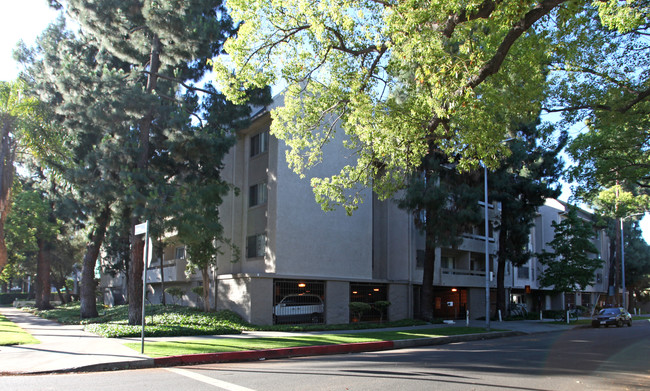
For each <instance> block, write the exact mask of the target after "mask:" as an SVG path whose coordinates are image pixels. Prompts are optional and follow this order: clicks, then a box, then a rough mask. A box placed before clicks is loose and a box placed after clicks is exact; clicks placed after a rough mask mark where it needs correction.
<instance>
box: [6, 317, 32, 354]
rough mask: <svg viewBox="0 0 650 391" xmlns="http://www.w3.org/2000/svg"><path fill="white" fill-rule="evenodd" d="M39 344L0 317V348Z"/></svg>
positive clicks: (29, 335) (23, 331) (26, 333)
mask: <svg viewBox="0 0 650 391" xmlns="http://www.w3.org/2000/svg"><path fill="white" fill-rule="evenodd" d="M30 343H40V341H39V340H37V339H36V338H34V337H32V335H31V334H30V333H28V332H26V331H25V330H23V329H21V328H20V327H18V326H16V324H14V323H13V322H11V321H10V320H8V319H7V318H5V317H4V316H2V315H0V346H6V345H24V344H30Z"/></svg>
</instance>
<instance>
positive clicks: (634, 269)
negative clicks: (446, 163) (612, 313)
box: [624, 222, 650, 306]
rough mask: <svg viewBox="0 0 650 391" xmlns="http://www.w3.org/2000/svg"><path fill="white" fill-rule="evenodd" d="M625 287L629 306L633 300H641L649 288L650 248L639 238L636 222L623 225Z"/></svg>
mask: <svg viewBox="0 0 650 391" xmlns="http://www.w3.org/2000/svg"><path fill="white" fill-rule="evenodd" d="M624 239H625V285H626V286H627V287H628V289H629V290H630V292H631V293H632V294H631V295H630V297H631V299H630V301H629V303H630V305H631V306H634V298H637V300H638V298H641V297H642V296H643V294H644V292H646V291H647V290H648V288H650V246H648V243H646V241H645V240H644V239H643V237H642V236H641V230H640V229H639V225H638V223H636V222H628V223H627V224H625V237H624Z"/></svg>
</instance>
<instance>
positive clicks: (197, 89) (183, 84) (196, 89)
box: [142, 71, 218, 96]
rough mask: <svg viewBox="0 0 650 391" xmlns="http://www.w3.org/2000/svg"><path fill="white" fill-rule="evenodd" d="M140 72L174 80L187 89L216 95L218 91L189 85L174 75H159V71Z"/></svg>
mask: <svg viewBox="0 0 650 391" xmlns="http://www.w3.org/2000/svg"><path fill="white" fill-rule="evenodd" d="M142 72H143V73H146V74H148V75H153V76H156V77H159V78H161V79H164V80H168V81H173V82H176V83H178V84H180V85H182V86H183V87H185V88H187V89H188V90H192V91H199V92H204V93H206V94H210V95H218V93H216V92H214V91H209V90H206V89H203V88H200V87H195V86H191V85H189V84H187V83H185V82H184V81H182V80H181V79H177V78H175V77H171V76H165V75H161V74H160V73H152V72H149V71H142ZM159 95H160V94H159ZM161 96H162V95H161Z"/></svg>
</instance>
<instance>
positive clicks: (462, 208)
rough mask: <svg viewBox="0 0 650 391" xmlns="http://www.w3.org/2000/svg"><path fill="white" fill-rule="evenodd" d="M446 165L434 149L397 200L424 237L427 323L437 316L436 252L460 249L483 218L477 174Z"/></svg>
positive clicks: (423, 297) (423, 290) (422, 307)
mask: <svg viewBox="0 0 650 391" xmlns="http://www.w3.org/2000/svg"><path fill="white" fill-rule="evenodd" d="M447 162H448V158H447V156H445V154H444V153H443V152H442V151H440V150H435V149H432V150H431V151H430V153H429V154H427V156H426V157H425V158H424V159H423V161H422V164H421V171H420V172H418V173H417V174H416V175H413V176H412V177H411V179H410V182H409V186H408V187H407V189H406V191H405V193H404V196H403V197H402V198H401V199H400V200H399V201H398V205H399V207H400V208H403V209H406V210H409V211H411V212H412V213H413V217H414V219H415V223H416V226H417V227H418V228H419V230H420V231H421V232H422V233H423V234H424V237H425V250H424V259H423V261H424V264H423V275H422V288H421V290H420V317H421V318H422V319H425V320H428V321H431V320H432V319H433V317H434V314H433V278H434V265H435V260H436V256H435V254H436V249H437V248H438V247H443V246H444V247H457V246H459V245H460V244H461V243H462V241H463V237H462V235H463V234H464V233H466V232H468V231H469V230H470V228H471V227H472V226H473V225H476V224H478V223H479V222H480V221H481V219H482V215H481V213H480V208H479V203H478V202H479V199H480V198H481V194H482V192H481V186H480V183H482V182H481V181H480V177H479V176H478V175H476V173H475V172H474V173H464V174H460V173H459V172H458V171H457V170H456V168H455V167H454V166H453V165H449V164H447Z"/></svg>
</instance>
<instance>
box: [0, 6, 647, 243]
mask: <svg viewBox="0 0 650 391" xmlns="http://www.w3.org/2000/svg"><path fill="white" fill-rule="evenodd" d="M56 16H57V12H56V11H54V10H52V9H50V8H49V6H48V5H47V0H0V80H4V81H7V80H13V79H15V78H16V76H17V75H18V71H19V69H18V67H17V65H16V63H15V61H14V60H13V55H12V52H13V50H14V49H15V47H16V43H17V42H18V41H19V40H21V39H22V40H23V41H24V42H25V43H26V44H27V45H32V44H33V43H34V41H35V39H36V37H38V36H39V35H40V33H41V31H43V30H44V29H45V27H47V25H48V24H49V23H50V22H52V21H53V20H54V19H55V18H56ZM569 195H570V194H569V193H568V186H564V187H563V194H562V196H561V197H560V199H561V200H563V201H566V200H567V199H568V198H569ZM641 228H642V229H643V236H644V238H645V240H646V242H648V243H650V217H648V215H646V217H645V218H644V219H643V220H642V221H641Z"/></svg>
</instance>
